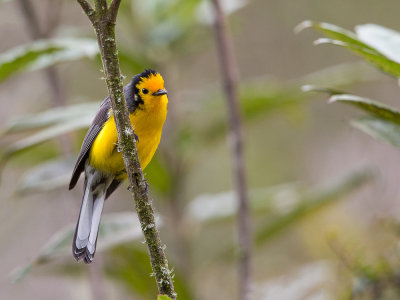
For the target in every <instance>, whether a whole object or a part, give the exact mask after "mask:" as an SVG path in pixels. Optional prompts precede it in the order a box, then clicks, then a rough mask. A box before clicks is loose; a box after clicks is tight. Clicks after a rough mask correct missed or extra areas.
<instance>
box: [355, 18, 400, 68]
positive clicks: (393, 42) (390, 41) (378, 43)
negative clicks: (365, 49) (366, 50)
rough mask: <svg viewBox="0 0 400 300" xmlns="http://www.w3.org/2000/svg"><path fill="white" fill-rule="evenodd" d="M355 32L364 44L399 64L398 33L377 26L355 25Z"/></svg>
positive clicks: (399, 36) (399, 45)
mask: <svg viewBox="0 0 400 300" xmlns="http://www.w3.org/2000/svg"><path fill="white" fill-rule="evenodd" d="M355 31H356V33H357V37H358V38H359V39H360V40H361V41H363V42H364V43H365V44H367V45H369V46H371V47H372V48H374V49H376V50H377V51H379V52H380V53H382V54H383V55H385V56H386V57H387V58H389V59H391V60H394V61H395V62H398V63H400V55H399V48H400V32H398V31H395V30H393V29H389V28H386V27H383V26H380V25H377V24H365V25H357V26H356V28H355Z"/></svg>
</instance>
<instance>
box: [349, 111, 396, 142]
mask: <svg viewBox="0 0 400 300" xmlns="http://www.w3.org/2000/svg"><path fill="white" fill-rule="evenodd" d="M351 125H352V126H353V127H355V128H357V129H359V130H361V131H363V132H364V133H366V134H368V135H370V136H372V137H373V138H375V139H377V140H380V141H383V142H387V143H390V144H392V145H393V146H395V147H400V125H399V124H397V123H393V122H390V121H388V120H385V119H382V118H377V117H364V118H360V119H356V120H353V121H351Z"/></svg>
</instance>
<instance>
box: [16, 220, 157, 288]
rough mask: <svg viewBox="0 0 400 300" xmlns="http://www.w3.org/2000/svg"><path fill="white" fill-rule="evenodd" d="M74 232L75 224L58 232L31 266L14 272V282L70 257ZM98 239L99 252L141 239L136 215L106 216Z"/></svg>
mask: <svg viewBox="0 0 400 300" xmlns="http://www.w3.org/2000/svg"><path fill="white" fill-rule="evenodd" d="M158 223H160V222H158ZM74 232H75V224H70V225H68V226H66V227H65V228H63V229H61V230H60V231H58V232H56V233H55V234H54V235H53V236H52V237H51V238H50V240H49V241H48V242H47V243H46V244H45V245H44V246H43V248H42V249H41V251H40V252H39V254H38V255H37V256H36V258H34V259H33V261H32V262H31V263H30V264H29V265H27V266H24V267H19V268H18V269H16V270H15V271H14V272H13V274H12V275H11V276H12V278H13V280H14V281H18V280H20V279H22V278H23V277H24V276H25V275H27V273H29V272H30V271H31V270H32V268H33V267H37V266H39V265H44V264H47V263H49V262H51V261H52V260H54V259H55V258H59V257H65V256H68V257H70V255H71V241H72V239H73V235H74ZM98 237H99V243H98V246H97V250H96V251H97V252H102V251H105V250H107V249H109V248H112V247H115V246H116V245H119V244H123V243H126V242H127V241H132V240H136V239H140V238H141V237H142V231H141V228H140V223H139V220H138V218H137V216H136V214H133V213H128V212H124V213H114V214H108V215H104V216H103V217H102V222H101V224H100V228H99V235H98ZM71 260H72V258H71ZM149 266H150V265H149Z"/></svg>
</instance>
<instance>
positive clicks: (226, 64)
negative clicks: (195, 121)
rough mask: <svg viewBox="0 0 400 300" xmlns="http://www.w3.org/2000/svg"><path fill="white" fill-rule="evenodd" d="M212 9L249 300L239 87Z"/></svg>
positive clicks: (242, 282)
mask: <svg viewBox="0 0 400 300" xmlns="http://www.w3.org/2000/svg"><path fill="white" fill-rule="evenodd" d="M213 4H214V10H215V33H216V39H217V46H218V47H217V48H218V55H219V62H220V65H221V76H222V79H223V83H224V90H225V94H226V100H227V102H226V103H227V107H228V111H229V123H230V133H229V135H230V146H231V156H232V165H233V178H234V186H235V189H236V193H237V197H238V202H239V205H238V210H239V211H238V234H239V255H240V256H239V299H241V300H245V299H248V298H249V292H250V255H251V231H250V214H249V204H248V197H247V186H246V175H245V170H244V158H243V136H242V128H241V119H240V113H239V104H238V102H239V101H238V98H239V97H238V87H237V82H238V80H237V73H236V68H235V61H234V59H233V54H232V49H231V48H230V41H229V38H228V34H227V32H226V29H225V24H224V15H223V12H222V9H221V5H220V2H219V0H213Z"/></svg>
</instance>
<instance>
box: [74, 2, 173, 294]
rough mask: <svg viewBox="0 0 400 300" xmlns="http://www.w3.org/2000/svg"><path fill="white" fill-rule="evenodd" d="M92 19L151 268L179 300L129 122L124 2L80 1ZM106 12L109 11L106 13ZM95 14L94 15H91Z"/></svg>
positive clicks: (161, 284)
mask: <svg viewBox="0 0 400 300" xmlns="http://www.w3.org/2000/svg"><path fill="white" fill-rule="evenodd" d="M77 1H78V2H79V4H81V6H82V8H83V10H84V11H85V13H86V14H87V15H88V17H89V18H90V17H91V15H93V21H92V19H91V21H92V25H93V27H94V30H95V32H96V36H97V40H98V44H99V47H100V53H101V60H102V63H103V69H104V74H105V77H106V83H107V88H108V94H109V95H110V99H111V105H112V111H113V115H114V120H115V125H116V128H117V133H118V145H119V148H120V149H121V152H122V157H123V159H124V163H125V168H126V173H127V175H128V180H129V190H130V191H131V193H132V196H133V198H134V199H135V208H136V212H137V214H138V217H139V221H140V224H141V227H142V232H143V235H144V237H145V240H146V244H147V249H148V252H149V256H150V262H151V267H152V269H153V273H154V277H155V279H156V282H157V287H158V290H159V293H160V294H164V295H168V296H169V297H170V298H172V299H176V296H177V295H176V293H175V290H174V286H173V284H172V279H171V271H170V270H169V267H168V261H167V258H166V256H165V253H164V249H165V245H163V244H162V243H161V240H160V237H159V233H158V230H157V227H156V226H155V220H154V210H153V206H152V202H151V199H150V197H149V195H148V185H147V182H146V180H145V178H144V175H143V171H142V168H141V166H140V162H139V157H138V153H137V148H136V140H135V138H134V132H133V130H132V125H131V123H130V120H129V113H128V109H127V105H126V99H125V95H124V91H123V86H122V80H121V78H122V76H121V71H120V67H119V60H118V51H117V46H116V42H115V20H116V18H117V14H118V8H119V4H120V2H121V1H120V0H113V2H112V3H111V6H110V9H107V6H106V5H104V2H105V4H107V2H106V1H105V0H95V9H96V10H95V11H93V10H92V9H90V6H89V4H88V2H87V1H85V0H77ZM104 8H106V9H104ZM89 14H91V15H89Z"/></svg>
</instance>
